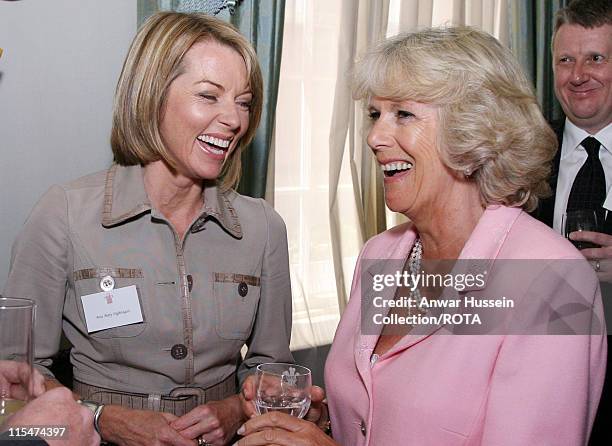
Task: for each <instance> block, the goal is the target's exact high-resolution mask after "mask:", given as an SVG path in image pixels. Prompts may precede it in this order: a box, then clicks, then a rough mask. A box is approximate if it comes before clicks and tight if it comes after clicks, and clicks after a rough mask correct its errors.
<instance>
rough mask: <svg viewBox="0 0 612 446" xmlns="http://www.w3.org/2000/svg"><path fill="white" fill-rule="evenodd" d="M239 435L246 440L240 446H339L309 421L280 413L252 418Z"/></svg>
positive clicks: (241, 441)
mask: <svg viewBox="0 0 612 446" xmlns="http://www.w3.org/2000/svg"><path fill="white" fill-rule="evenodd" d="M238 433H239V434H240V435H243V436H244V438H243V439H242V440H240V441H239V442H237V443H236V444H237V445H239V446H265V445H278V446H332V445H336V446H337V445H338V443H336V442H335V441H334V440H332V439H331V438H330V437H328V436H327V435H325V434H324V433H323V431H321V429H319V428H318V427H317V426H316V425H314V424H313V423H311V422H309V421H305V420H300V419H299V418H296V417H292V416H291V415H287V414H284V413H280V412H269V413H267V414H265V415H261V416H259V417H254V418H251V419H250V420H249V421H247V422H246V423H245V425H244V426H242V427H241V428H240V429H239V430H238Z"/></svg>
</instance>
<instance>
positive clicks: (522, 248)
mask: <svg viewBox="0 0 612 446" xmlns="http://www.w3.org/2000/svg"><path fill="white" fill-rule="evenodd" d="M415 238H416V233H415V232H414V229H413V227H412V226H411V225H410V224H404V225H400V226H398V227H395V228H393V229H390V230H388V231H386V232H384V233H382V234H379V235H378V236H376V237H373V238H372V239H371V240H369V241H368V243H367V244H366V246H365V247H364V249H363V250H362V253H361V255H360V258H359V261H358V263H357V267H356V269H355V275H354V278H353V286H352V290H351V299H350V302H349V304H348V306H347V309H346V311H345V313H344V314H343V316H342V320H341V321H340V324H339V326H338V330H337V332H336V336H335V339H334V342H333V345H332V348H331V351H330V354H329V357H328V360H327V364H326V368H325V383H326V391H327V395H328V401H329V407H330V412H331V420H332V429H333V435H334V439H335V440H336V441H338V442H339V443H340V444H342V445H346V446H359V445H373V446H395V445H415V446H426V445H431V446H453V445H494V446H503V445H512V446H517V445H520V446H523V445H525V446H543V445H555V446H560V445H568V446H569V445H571V446H575V445H583V444H586V442H587V439H588V435H589V432H590V429H591V427H592V424H593V419H594V417H595V413H596V410H597V405H598V402H599V397H600V394H601V388H602V385H603V379H604V374H605V367H606V365H605V358H606V337H605V327H604V326H603V325H602V324H600V325H599V328H594V331H593V332H594V333H595V332H596V334H594V335H591V336H588V335H504V334H494V335H436V334H425V335H411V334H409V335H407V336H404V337H403V338H402V339H401V340H400V341H399V342H398V343H397V344H396V345H395V346H393V347H392V348H391V349H390V350H389V351H388V352H387V353H385V354H384V355H382V356H381V357H380V358H379V359H378V361H377V362H376V363H375V364H374V365H373V366H371V364H370V359H371V355H372V351H373V349H374V347H375V345H376V342H377V339H378V337H377V336H376V335H363V334H362V333H361V331H360V318H361V297H362V290H361V280H360V278H361V274H362V266H363V265H364V259H376V258H379V259H383V258H391V259H405V258H406V257H407V255H408V253H409V252H410V249H411V247H412V245H413V243H414V240H415ZM581 258H582V257H581V254H580V253H579V252H578V251H577V250H576V249H575V248H574V247H573V246H572V245H571V244H570V243H569V242H568V241H566V240H564V239H563V238H562V237H561V236H559V235H558V234H556V233H555V232H554V231H552V230H551V229H550V228H548V227H547V226H545V225H544V224H542V223H540V222H538V221H536V220H535V219H533V218H532V217H530V216H529V215H528V214H526V213H524V212H523V211H521V210H520V209H516V208H508V207H504V206H491V207H489V208H487V209H486V210H485V212H484V214H483V216H482V217H481V219H480V221H479V222H478V225H477V226H476V228H475V229H474V232H473V233H472V235H471V237H470V238H469V240H468V241H467V243H466V245H465V247H464V249H463V251H462V252H461V254H460V259H491V260H492V261H495V260H496V259H541V260H547V259H549V260H551V261H552V259H581ZM543 263H546V262H543ZM574 263H575V262H574ZM579 263H581V264H582V263H583V262H579ZM583 264H584V265H585V266H588V264H587V263H586V262H584V263H583ZM534 274H536V273H534ZM537 274H541V272H539V273H537ZM564 274H565V275H566V277H567V282H568V283H569V284H570V285H572V286H573V287H574V289H575V290H578V291H579V293H580V294H581V295H582V296H586V297H587V300H588V299H590V304H591V305H592V306H593V308H594V313H593V314H594V315H595V319H597V318H600V320H601V319H602V318H603V316H602V314H603V312H602V308H601V296H600V291H599V284H598V282H597V278H596V276H595V274H594V272H593V271H592V269H591V268H590V267H587V268H586V269H582V270H581V271H580V272H579V274H578V273H576V274H574V273H573V272H572V271H566V272H564ZM574 276H575V277H574ZM535 278H538V276H536V277H535ZM523 285H524V284H523V283H518V282H517V287H518V288H517V289H521V290H522V289H523V288H520V287H521V286H523ZM553 288H554V287H553ZM566 288H571V286H570V287H566ZM486 290H487V287H486V285H485V291H486ZM558 291H559V290H556V292H555V294H554V295H553V294H552V293H553V292H554V291H553V290H552V289H551V291H550V292H548V291H545V293H547V292H548V293H549V294H550V297H551V298H553V300H555V301H556V299H557V298H563V297H566V298H567V297H568V296H559V293H558ZM565 294H567V295H570V294H572V293H570V292H565Z"/></svg>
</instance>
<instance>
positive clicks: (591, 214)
mask: <svg viewBox="0 0 612 446" xmlns="http://www.w3.org/2000/svg"><path fill="white" fill-rule="evenodd" d="M561 227H562V228H563V235H564V236H565V238H567V239H568V240H569V241H570V242H572V243H573V244H574V246H575V247H576V248H578V249H585V248H599V246H598V245H595V244H594V243H590V242H583V241H577V240H571V239H570V238H569V235H570V233H571V232H574V231H595V232H600V231H599V218H598V215H597V212H595V211H594V210H592V209H576V210H573V211H567V212H566V213H565V214H563V218H562V220H561Z"/></svg>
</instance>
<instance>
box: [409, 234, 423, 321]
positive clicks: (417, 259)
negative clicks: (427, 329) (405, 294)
mask: <svg viewBox="0 0 612 446" xmlns="http://www.w3.org/2000/svg"><path fill="white" fill-rule="evenodd" d="M422 259H423V242H421V239H420V238H417V239H416V240H415V242H414V245H413V246H412V250H411V251H410V257H409V258H408V269H409V270H410V275H411V276H412V279H413V280H414V278H415V277H416V276H417V275H418V274H420V272H421V260H422ZM410 298H411V299H413V301H414V302H416V304H417V313H423V310H421V308H420V306H419V302H420V301H421V291H420V290H419V289H418V288H415V289H414V291H411V292H410ZM411 313H412V308H409V310H408V314H411Z"/></svg>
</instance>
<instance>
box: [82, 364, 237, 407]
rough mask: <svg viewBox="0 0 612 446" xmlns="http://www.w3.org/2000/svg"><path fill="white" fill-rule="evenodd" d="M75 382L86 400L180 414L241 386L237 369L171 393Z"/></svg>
mask: <svg viewBox="0 0 612 446" xmlns="http://www.w3.org/2000/svg"><path fill="white" fill-rule="evenodd" d="M73 384H74V385H73V387H74V388H73V390H74V391H75V392H76V393H78V394H79V395H80V396H81V398H82V399H84V400H93V401H96V402H98V403H100V404H114V405H118V406H123V407H129V408H130V409H141V410H154V411H157V412H168V413H172V414H174V415H176V416H177V417H180V416H181V415H184V414H186V413H187V412H189V411H190V410H191V409H194V408H195V407H197V406H199V405H200V404H205V403H207V402H209V401H218V400H222V399H224V398H227V397H229V396H231V395H235V394H236V390H237V386H236V374H235V373H232V374H231V375H230V376H228V377H227V378H225V379H224V380H223V381H221V382H220V383H218V384H215V385H213V386H211V387H208V388H206V389H203V388H201V387H177V388H176V389H174V390H172V391H171V392H170V394H169V395H161V394H157V393H150V394H146V393H133V392H120V391H117V390H111V389H105V388H103V387H97V386H92V385H89V384H85V383H82V382H80V381H77V380H74V383H73Z"/></svg>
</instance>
